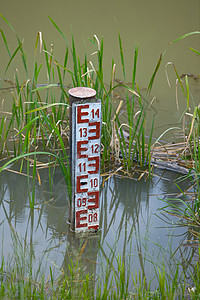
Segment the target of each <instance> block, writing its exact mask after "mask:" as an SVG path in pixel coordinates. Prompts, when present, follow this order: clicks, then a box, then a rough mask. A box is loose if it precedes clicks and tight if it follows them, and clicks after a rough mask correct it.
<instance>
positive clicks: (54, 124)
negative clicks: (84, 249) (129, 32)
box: [0, 15, 153, 173]
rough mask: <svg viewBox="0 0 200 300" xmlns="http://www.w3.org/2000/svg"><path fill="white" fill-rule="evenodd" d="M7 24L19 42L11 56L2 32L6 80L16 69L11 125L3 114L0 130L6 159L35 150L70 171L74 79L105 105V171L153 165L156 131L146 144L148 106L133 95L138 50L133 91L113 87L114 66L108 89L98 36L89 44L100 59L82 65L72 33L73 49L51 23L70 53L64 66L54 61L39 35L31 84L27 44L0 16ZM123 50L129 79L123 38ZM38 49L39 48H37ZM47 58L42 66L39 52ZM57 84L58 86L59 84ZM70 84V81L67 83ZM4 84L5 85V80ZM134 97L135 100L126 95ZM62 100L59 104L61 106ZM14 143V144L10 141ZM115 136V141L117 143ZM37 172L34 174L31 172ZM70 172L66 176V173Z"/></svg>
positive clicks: (67, 53)
mask: <svg viewBox="0 0 200 300" xmlns="http://www.w3.org/2000/svg"><path fill="white" fill-rule="evenodd" d="M1 17H2V18H3V19H4V21H5V22H6V23H7V24H8V26H9V27H10V28H11V29H12V31H13V33H14V35H15V36H16V38H17V43H18V45H17V48H16V50H15V51H14V53H13V54H12V53H11V51H10V49H9V46H8V42H7V40H6V37H5V35H4V33H3V31H2V30H1V35H2V38H3V43H4V46H5V48H6V50H7V52H8V55H9V57H10V59H9V62H8V64H7V66H6V69H5V71H4V74H3V78H5V76H6V74H7V71H8V70H9V69H10V68H11V66H13V67H14V74H15V82H14V83H13V85H14V87H15V88H14V93H13V103H12V109H11V112H10V113H11V118H10V121H8V120H7V119H6V117H5V116H4V115H3V117H2V120H1V126H0V137H1V149H0V151H1V153H2V154H6V152H7V156H8V157H12V156H13V155H14V156H18V158H22V156H21V155H23V154H25V153H30V152H31V151H33V152H35V155H36V152H37V151H36V149H38V150H41V147H42V148H43V150H44V151H45V152H47V151H50V152H52V153H54V154H55V155H56V156H58V157H59V160H61V159H63V161H64V160H65V161H66V166H67V168H68V161H67V157H68V155H67V154H68V152H69V151H68V144H67V140H68V138H69V110H68V103H69V99H68V93H67V87H66V85H65V81H66V76H68V77H69V76H70V77H71V84H70V85H72V86H87V87H91V88H94V89H95V90H96V92H97V97H98V98H100V99H101V100H102V136H101V142H102V160H101V161H102V166H103V167H105V165H109V162H110V161H112V160H114V161H115V163H116V164H118V167H119V162H120V164H122V165H123V166H124V168H125V169H126V170H128V171H130V170H131V169H132V168H133V166H134V162H135V161H138V162H139V164H140V165H141V166H142V167H143V166H145V165H146V166H148V164H149V162H150V145H151V138H152V133H153V126H152V132H151V136H150V139H149V140H148V143H147V144H146V141H145V129H146V124H145V118H146V103H145V102H144V103H143V101H142V99H141V96H140V92H139V87H137V92H136V91H135V87H136V85H135V81H136V66H137V57H138V47H136V48H135V56H134V66H133V76H132V87H129V86H127V85H125V84H117V85H114V74H115V69H116V65H115V63H114V61H113V62H112V69H111V80H110V86H107V85H106V84H105V83H104V69H103V51H104V43H103V39H101V41H100V40H99V39H98V38H97V36H94V38H93V39H90V43H91V44H92V46H93V47H94V52H95V53H96V57H94V59H93V61H90V60H88V58H87V54H86V53H85V58H84V61H83V62H81V61H80V58H79V56H78V54H77V51H76V46H75V41H74V37H73V34H71V46H69V42H68V39H67V38H66V36H65V34H64V33H63V32H62V30H61V29H60V28H59V27H58V25H57V24H56V23H55V22H54V21H53V19H52V18H49V19H50V21H51V23H52V24H53V26H54V28H55V29H56V30H57V32H58V33H59V34H60V35H61V37H62V38H64V40H65V42H66V50H65V53H64V62H63V63H60V62H58V60H57V59H56V58H55V53H54V51H53V47H51V48H50V50H48V49H47V47H46V44H45V41H44V39H42V35H41V33H38V34H37V37H36V42H35V54H34V59H33V74H32V79H31V80H30V77H29V76H30V75H29V66H28V65H27V58H26V54H25V51H24V50H23V44H22V42H21V41H20V38H19V36H18V35H17V33H16V32H15V31H14V29H13V27H12V26H11V24H10V23H9V22H8V21H7V20H6V19H5V18H4V17H3V16H2V15H1ZM118 38H119V49H120V56H121V65H122V69H123V74H124V80H126V75H125V63H124V57H123V47H122V41H121V37H120V35H118ZM38 48H39V49H38ZM41 49H42V53H40V54H39V55H42V54H43V56H44V57H43V58H44V66H43V65H42V64H38V63H37V55H38V51H40V52H41ZM18 53H20V54H21V58H22V69H23V70H24V74H25V78H24V80H23V82H22V83H20V79H19V77H18V73H17V72H16V69H15V66H14V61H15V57H16V55H17V54H18ZM69 55H71V57H70V59H72V69H69V67H68V59H69ZM44 69H45V72H46V73H47V83H46V84H45V86H39V85H38V80H39V76H40V73H41V72H42V71H43V70H44ZM58 81H59V84H57V83H56V82H58ZM68 81H69V79H68ZM2 82H3V80H2ZM118 87H123V88H124V89H125V90H126V91H127V92H126V99H124V100H123V101H124V102H125V103H126V111H127V116H128V117H127V124H122V123H121V121H120V117H119V114H120V107H119V106H118V110H117V108H116V107H114V106H113V101H112V94H113V91H115V89H117V88H118ZM128 92H129V93H131V97H130V96H129V95H128ZM136 97H137V102H138V103H139V106H140V109H139V110H138V111H136V110H135V102H136V99H135V98H136ZM58 99H59V101H58ZM125 132H128V134H129V137H128V138H127V137H125ZM11 137H13V139H12V145H11V143H10V138H11ZM113 137H115V138H114V140H113ZM116 140H117V142H118V143H119V145H120V152H121V157H122V158H119V157H118V159H117V160H116V159H115V157H116V153H115V152H116V146H115V145H114V144H115V142H116ZM33 171H34V173H35V172H36V170H35V169H34V170H33ZM67 172H68V171H67Z"/></svg>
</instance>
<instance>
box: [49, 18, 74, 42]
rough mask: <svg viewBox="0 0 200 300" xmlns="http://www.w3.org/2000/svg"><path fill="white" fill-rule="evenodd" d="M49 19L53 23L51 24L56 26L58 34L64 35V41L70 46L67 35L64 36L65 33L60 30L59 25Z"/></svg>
mask: <svg viewBox="0 0 200 300" xmlns="http://www.w3.org/2000/svg"><path fill="white" fill-rule="evenodd" d="M48 18H49V20H50V21H51V23H52V24H53V25H54V27H55V28H56V29H57V30H58V32H59V33H60V34H61V35H62V37H63V38H64V40H65V42H66V43H67V45H69V43H68V40H67V39H66V37H65V35H64V34H63V32H62V31H61V30H60V28H59V27H58V25H57V24H56V23H55V22H54V21H53V19H52V18H51V17H50V16H49V17H48Z"/></svg>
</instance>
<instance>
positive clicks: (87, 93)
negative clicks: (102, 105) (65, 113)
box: [69, 87, 96, 100]
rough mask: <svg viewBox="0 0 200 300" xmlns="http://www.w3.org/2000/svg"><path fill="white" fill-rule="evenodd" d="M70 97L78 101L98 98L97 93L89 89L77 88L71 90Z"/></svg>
mask: <svg viewBox="0 0 200 300" xmlns="http://www.w3.org/2000/svg"><path fill="white" fill-rule="evenodd" d="M69 96H71V97H73V98H75V99H74V100H76V99H77V100H78V99H80V100H81V99H82V100H84V99H94V98H95V96H96V91H95V90H93V89H92V88H88V87H75V88H72V89H70V90H69Z"/></svg>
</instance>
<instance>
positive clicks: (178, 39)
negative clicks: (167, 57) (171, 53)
mask: <svg viewBox="0 0 200 300" xmlns="http://www.w3.org/2000/svg"><path fill="white" fill-rule="evenodd" d="M194 34H200V31H193V32H189V33H186V34H184V35H182V36H180V37H179V38H177V39H175V40H174V41H172V42H171V43H170V44H169V45H173V44H174V43H177V42H178V41H181V40H183V39H185V38H186V37H188V36H191V35H194Z"/></svg>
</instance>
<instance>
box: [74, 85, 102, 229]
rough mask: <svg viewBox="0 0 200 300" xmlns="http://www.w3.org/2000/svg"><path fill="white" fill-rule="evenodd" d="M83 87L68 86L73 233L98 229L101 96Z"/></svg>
mask: <svg viewBox="0 0 200 300" xmlns="http://www.w3.org/2000/svg"><path fill="white" fill-rule="evenodd" d="M95 96H96V91H95V90H93V89H91V88H86V87H76V88H72V89H70V90H69V99H70V106H71V114H70V115H71V118H70V119H71V120H70V127H71V128H70V132H71V134H70V135H71V137H70V138H71V139H70V148H71V177H72V199H71V200H72V201H71V227H72V229H73V230H74V231H75V233H81V232H84V233H94V232H96V231H97V230H98V229H99V187H100V150H101V100H97V99H96V98H95Z"/></svg>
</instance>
